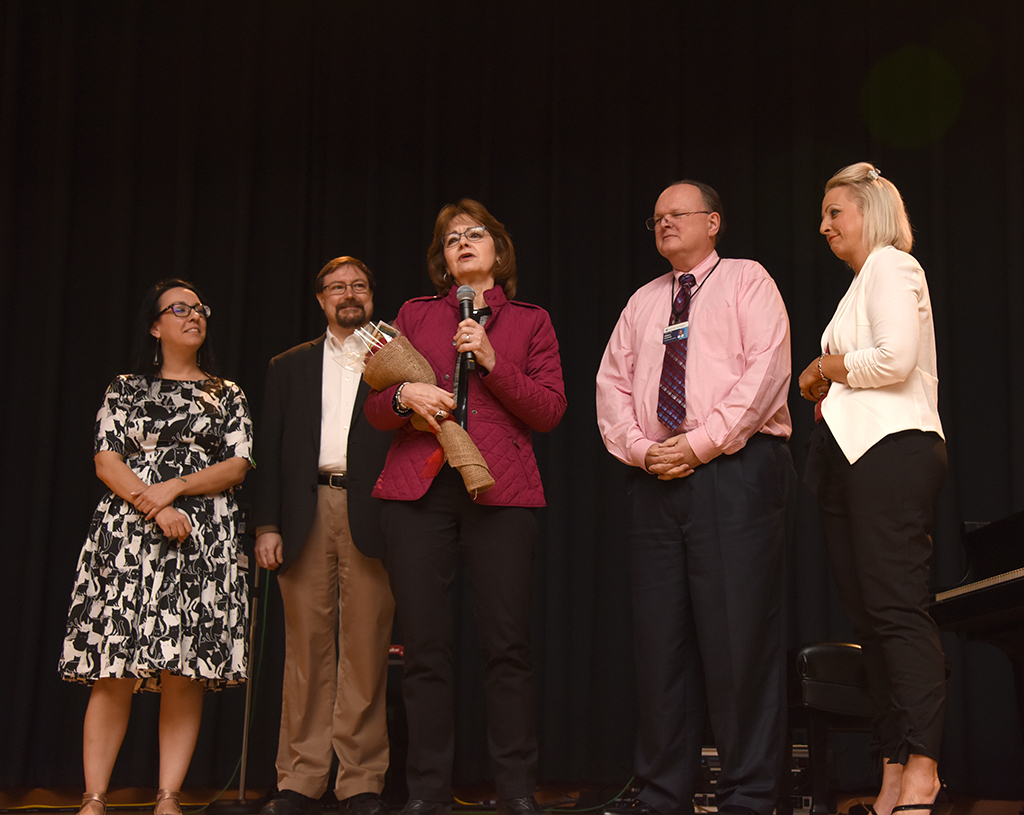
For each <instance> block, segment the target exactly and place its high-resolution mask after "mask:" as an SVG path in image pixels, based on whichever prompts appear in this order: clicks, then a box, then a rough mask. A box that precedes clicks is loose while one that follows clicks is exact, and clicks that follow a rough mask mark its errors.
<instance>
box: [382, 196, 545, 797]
mask: <svg viewBox="0 0 1024 815" xmlns="http://www.w3.org/2000/svg"><path fill="white" fill-rule="evenodd" d="M427 264H428V270H429V273H430V279H431V281H432V282H433V283H434V286H435V287H436V288H437V296H436V297H420V298H416V299H414V300H409V301H408V302H407V303H405V305H403V306H402V308H401V310H400V311H399V312H398V317H397V318H396V320H395V324H396V326H397V327H398V329H399V330H400V331H401V332H402V334H404V335H405V336H406V337H408V338H409V340H410V341H411V342H412V344H413V345H414V346H415V347H416V349H417V350H418V351H419V352H420V353H421V354H422V355H423V356H424V357H425V358H426V359H427V360H428V361H429V362H430V365H431V367H433V369H434V374H435V375H436V378H437V382H438V383H439V386H435V385H427V384H423V383H417V382H405V383H401V384H398V385H395V386H392V387H391V388H388V389H387V390H385V391H381V392H379V393H376V392H375V393H372V394H370V396H369V397H368V398H367V400H366V408H365V410H366V415H367V417H368V418H369V420H370V422H371V423H372V424H373V425H374V426H375V427H378V428H380V429H382V430H397V432H396V433H395V438H394V441H393V443H392V445H391V450H390V452H389V453H388V458H387V463H386V465H385V467H384V472H383V473H381V476H380V478H379V479H378V481H377V485H376V488H375V489H374V492H373V494H374V495H375V496H377V497H378V498H383V499H385V503H384V508H383V513H382V519H383V528H384V540H385V545H386V547H387V561H386V562H387V567H388V574H389V576H390V580H391V589H392V591H393V593H394V595H395V601H396V614H397V618H398V622H399V626H400V628H401V632H402V638H403V643H404V646H405V676H404V679H403V696H404V699H405V705H406V714H407V716H408V722H409V756H408V764H407V767H408V769H407V777H408V783H409V801H408V803H407V804H406V805H405V807H404V809H403V810H402V813H403V815H446V813H447V812H448V811H449V809H450V806H451V797H452V788H451V776H452V761H453V757H454V752H455V736H454V696H453V676H452V614H451V604H450V592H451V587H452V584H453V582H454V580H455V574H456V567H457V563H458V560H459V558H460V557H461V558H462V561H463V567H464V571H465V573H466V574H467V575H468V578H469V583H470V595H471V596H472V598H473V603H474V609H475V611H476V619H477V625H478V629H479V639H480V644H481V649H482V650H483V656H484V683H485V692H486V699H487V731H488V733H487V735H488V744H489V746H490V753H491V763H492V766H493V769H494V778H495V783H496V786H497V792H498V799H499V800H498V811H499V813H501V815H522V813H532V812H539V811H540V807H539V806H538V805H537V801H536V799H535V798H534V790H535V786H536V783H535V776H536V765H537V739H536V734H535V731H534V716H535V711H534V702H533V675H532V668H531V662H530V642H529V627H530V614H529V611H530V571H531V563H532V560H533V551H534V543H535V540H536V530H537V526H536V517H535V513H536V508H537V507H542V506H544V489H543V487H542V486H541V481H540V472H539V471H538V469H537V460H536V458H535V456H534V454H533V442H532V438H531V434H532V432H533V431H540V432H544V431H548V430H551V429H552V428H554V427H555V426H556V425H557V424H558V422H559V420H560V419H561V418H562V414H563V413H564V412H565V388H564V386H563V384H562V367H561V362H560V360H559V355H558V341H557V340H556V339H555V332H554V329H553V328H552V326H551V319H550V317H548V314H547V312H546V311H544V309H542V308H538V307H537V306H533V305H530V304H528V303H521V302H518V301H515V300H512V299H510V298H512V297H513V296H514V295H515V290H516V259H515V251H514V250H513V248H512V241H511V239H510V238H509V235H508V233H507V232H506V231H505V227H504V226H503V225H502V224H501V223H499V222H498V221H497V220H496V219H495V218H494V216H492V215H491V214H490V213H489V212H488V211H487V210H486V209H485V208H484V206H483V205H482V204H480V203H479V202H477V201H473V200H470V199H463V200H462V201H460V202H459V203H458V204H457V205H449V206H446V207H445V208H444V209H442V210H441V212H440V214H439V215H438V217H437V223H436V224H435V226H434V239H433V242H432V243H431V245H430V249H429V250H428V251H427ZM467 287H468V288H467ZM460 297H461V299H462V300H464V301H466V302H465V303H464V304H462V307H463V309H464V310H467V311H469V310H471V313H472V316H470V317H467V318H465V319H463V318H462V316H460ZM470 301H471V309H470V308H469V303H470ZM413 413H417V414H419V415H420V416H422V417H423V418H424V419H425V420H426V421H427V422H428V423H429V424H430V425H431V427H432V428H433V429H435V430H436V429H438V428H439V424H438V423H439V422H442V421H459V422H460V423H461V424H463V426H464V427H466V429H467V430H468V432H469V435H470V437H471V438H472V439H473V441H474V442H475V443H476V445H477V447H478V448H479V449H480V452H481V453H482V454H483V457H484V460H485V461H486V462H487V464H488V466H489V468H490V471H491V475H492V476H493V477H494V480H495V484H494V486H493V487H491V488H490V489H489V490H487V491H486V492H481V493H479V494H477V495H471V494H470V493H468V492H467V490H466V487H465V485H464V483H463V481H462V478H461V476H460V475H459V473H458V472H457V471H456V470H455V469H453V468H452V467H450V466H449V465H448V464H446V463H445V461H444V454H443V452H442V451H441V448H440V445H439V444H438V441H437V438H436V436H435V435H434V434H433V433H431V432H425V431H419V430H416V429H415V428H413V426H412V424H411V422H410V420H409V419H410V417H411V416H412V414H413Z"/></svg>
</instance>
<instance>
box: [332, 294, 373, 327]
mask: <svg viewBox="0 0 1024 815" xmlns="http://www.w3.org/2000/svg"><path fill="white" fill-rule="evenodd" d="M347 308H357V309H359V315H358V316H355V317H344V316H342V311H344V310H345V309H347ZM334 316H335V319H337V321H338V325H339V326H341V327H342V328H359V327H360V326H362V325H366V309H365V308H363V304H362V303H360V302H359V301H358V300H346V301H345V302H344V303H338V306H337V308H335V310H334Z"/></svg>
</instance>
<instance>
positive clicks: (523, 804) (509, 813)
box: [498, 795, 544, 815]
mask: <svg viewBox="0 0 1024 815" xmlns="http://www.w3.org/2000/svg"><path fill="white" fill-rule="evenodd" d="M543 811H544V810H543V809H541V807H540V804H538V803H537V799H536V798H534V797H533V796H532V795H528V796H526V797H525V798H499V799H498V815H535V813H538V812H543Z"/></svg>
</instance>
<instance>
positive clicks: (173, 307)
mask: <svg viewBox="0 0 1024 815" xmlns="http://www.w3.org/2000/svg"><path fill="white" fill-rule="evenodd" d="M181 308H183V309H185V313H184V314H179V313H178V309H181ZM168 311H169V312H171V314H173V315H174V316H175V317H180V318H181V319H183V320H184V319H187V318H188V316H189V313H190V312H193V311H194V312H195V313H196V316H198V317H203V318H205V319H209V317H210V315H211V314H212V313H213V310H212V309H211V308H210V307H209V306H208V305H206V304H205V303H196V304H195V305H194V306H190V305H189V304H188V303H171V304H170V305H169V306H168V307H167V308H165V309H163V310H162V311H161V312H160V314H157V315H156V316H157V317H160V316H161V315H163V314H166V313H167V312H168Z"/></svg>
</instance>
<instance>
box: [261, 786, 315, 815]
mask: <svg viewBox="0 0 1024 815" xmlns="http://www.w3.org/2000/svg"><path fill="white" fill-rule="evenodd" d="M319 812H320V802H319V801H317V800H316V799H315V798H309V797H308V796H305V795H303V794H302V793H301V792H295V790H280V791H279V792H276V793H274V797H273V798H271V799H270V800H269V801H267V803H265V804H264V805H263V808H262V809H261V810H260V815H316V814H317V813H319Z"/></svg>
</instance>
